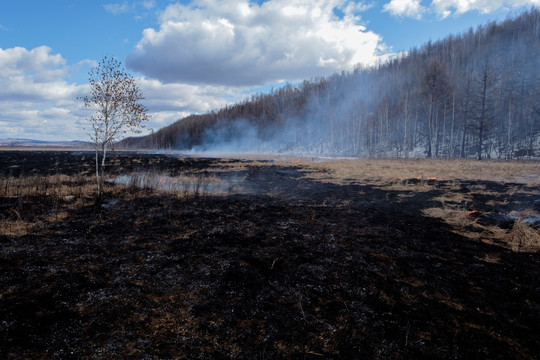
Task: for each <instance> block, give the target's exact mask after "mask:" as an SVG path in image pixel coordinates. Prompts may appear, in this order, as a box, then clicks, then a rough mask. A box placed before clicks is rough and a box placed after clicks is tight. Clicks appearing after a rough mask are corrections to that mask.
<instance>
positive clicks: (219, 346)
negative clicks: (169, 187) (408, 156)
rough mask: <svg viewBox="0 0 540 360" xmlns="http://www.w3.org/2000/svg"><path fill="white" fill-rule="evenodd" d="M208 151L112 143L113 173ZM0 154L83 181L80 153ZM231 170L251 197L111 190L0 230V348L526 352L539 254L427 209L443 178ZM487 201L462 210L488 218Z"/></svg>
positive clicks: (530, 355)
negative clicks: (431, 181) (409, 192)
mask: <svg viewBox="0 0 540 360" xmlns="http://www.w3.org/2000/svg"><path fill="white" fill-rule="evenodd" d="M85 161H86V163H85ZM217 161H218V160H215V159H186V158H174V157H167V156H157V155H140V154H128V153H125V154H115V155H114V158H113V163H116V164H118V165H119V166H118V167H117V168H116V169H115V170H112V167H111V171H115V172H118V173H121V172H125V171H129V170H131V169H137V168H138V167H139V168H144V167H150V168H152V167H153V168H155V169H159V170H160V171H167V172H170V173H171V174H175V173H182V172H189V171H196V170H201V169H202V170H204V169H208V171H209V172H211V171H212V168H213V165H215V164H216V163H217ZM0 165H1V168H2V173H3V174H6V175H7V174H12V175H15V176H20V175H21V174H22V175H23V176H24V174H46V173H50V172H51V171H53V172H54V173H66V174H77V173H79V172H85V171H86V172H88V173H89V174H91V171H92V170H91V169H92V157H91V154H72V153H53V152H43V153H23V152H20V153H17V152H10V153H8V152H2V153H0ZM8 169H9V170H8ZM216 175H218V176H222V177H226V176H230V175H231V174H230V173H224V172H221V173H216ZM237 175H238V176H242V177H243V178H244V181H245V188H246V189H248V191H247V193H246V194H231V195H228V196H219V197H214V196H204V197H197V198H189V199H178V198H175V197H172V196H168V195H165V194H151V193H147V194H146V195H144V196H142V195H140V196H131V195H130V194H125V195H122V193H120V195H118V196H117V197H116V198H115V199H114V200H116V201H114V202H109V204H111V205H110V206H108V207H106V208H103V209H101V210H100V211H95V209H94V207H93V205H92V203H91V202H90V201H89V202H88V203H86V204H83V205H81V206H68V205H66V207H65V211H67V212H68V214H69V216H67V217H66V218H63V219H61V220H58V221H50V222H48V223H45V224H43V223H40V224H39V226H38V225H36V226H35V227H33V228H31V229H30V230H29V231H28V232H27V233H26V234H25V235H21V236H6V235H2V236H0V358H3V359H27V358H32V359H40V358H42V359H71V358H77V359H80V358H118V359H124V358H136V359H169V358H185V359H214V358H237V359H254V358H260V359H310V358H313V359H324V358H328V359H339V358H343V359H370V358H373V359H377V358H379V359H388V358H393V359H406V358H414V359H435V358H440V359H451V358H452V359H454V358H474V359H535V358H538V354H540V344H539V341H538V339H539V337H540V325H539V324H540V285H539V284H540V256H539V254H538V253H516V252H512V251H510V250H508V249H505V248H503V247H499V246H494V245H488V244H484V243H482V242H473V241H470V240H469V239H466V238H464V237H461V236H458V235H456V233H455V232H454V231H453V229H451V228H450V227H449V226H448V225H446V224H444V223H443V222H442V221H439V220H437V219H433V218H428V217H425V216H423V214H422V209H425V208H426V207H429V206H430V204H436V201H435V200H434V198H435V197H437V196H439V195H440V194H441V193H444V192H445V191H446V190H445V189H446V187H447V184H445V183H443V182H441V183H439V184H438V185H437V186H435V187H434V189H433V190H432V191H428V192H423V193H418V194H415V195H414V196H409V197H406V198H401V197H399V196H398V195H399V192H392V191H386V190H382V189H381V188H379V187H376V186H373V185H362V184H358V185H344V186H339V185H332V184H325V183H320V182H316V181H314V180H311V179H308V178H306V177H304V176H303V175H302V173H301V172H300V169H299V168H296V167H292V166H291V167H283V166H277V165H272V164H268V165H267V166H249V162H248V163H247V170H243V171H242V173H241V174H237ZM470 185H472V184H467V183H463V185H462V191H470ZM484 185H486V184H484ZM487 185H488V186H489V187H490V189H491V190H492V191H493V192H494V193H497V192H498V193H499V194H505V193H507V189H505V188H504V186H505V185H499V184H491V183H487ZM448 186H449V185H448ZM454 186H455V185H454ZM500 186H503V188H499V187H500ZM513 186H518V185H515V184H514V185H513ZM482 196H485V195H482ZM494 196H495V195H494ZM515 196H516V197H519V196H520V195H519V192H517V193H516V195H515ZM527 196H528V195H523V197H522V198H519V200H520V201H534V199H528V198H527ZM109 200H111V199H109ZM487 200H488V199H486V198H483V197H481V196H479V197H478V203H477V204H473V205H474V206H478V207H477V208H478V209H480V207H481V206H482V204H484V205H483V206H484V208H483V211H484V212H490V211H491V210H493V209H490V208H489V206H488V205H486V202H487ZM0 201H1V202H2V203H3V204H9V205H5V206H6V207H9V206H13V207H15V206H17V204H16V203H13V204H11V203H9V201H13V200H10V199H0ZM33 201H35V202H39V201H41V200H40V199H39V198H36V199H34V200H33ZM43 201H44V200H43ZM485 259H497V261H486V260H485Z"/></svg>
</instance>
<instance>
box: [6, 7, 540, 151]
mask: <svg viewBox="0 0 540 360" xmlns="http://www.w3.org/2000/svg"><path fill="white" fill-rule="evenodd" d="M531 6H540V0H429V1H426V0H381V1H372V0H365V1H358V0H357V1H351V0H267V1H262V0H258V1H249V0H227V1H218V0H191V1H188V0H184V1H173V0H169V1H158V0H147V1H130V0H126V1H123V0H120V1H117V2H115V0H110V1H100V0H93V1H78V0H77V1H76V0H52V1H43V0H18V1H2V2H0V139H5V138H29V139H40V140H50V141H55V140H87V135H86V132H85V128H86V127H88V125H87V124H86V120H85V119H86V118H87V117H88V116H89V115H90V113H88V111H87V110H85V109H84V107H83V104H82V102H81V101H77V99H76V98H77V97H78V96H84V95H86V93H87V92H88V86H87V82H88V71H89V70H90V68H91V67H92V66H95V65H96V64H97V61H99V60H100V59H101V58H102V57H103V56H114V57H116V58H117V59H119V60H121V61H122V63H123V64H124V65H125V66H126V68H127V70H128V71H129V72H131V73H132V74H133V75H134V76H135V77H137V78H138V81H139V86H140V88H141V90H142V92H143V94H144V96H145V98H146V99H145V104H146V105H147V106H148V107H149V110H150V113H151V115H152V119H151V122H150V124H149V127H151V128H153V129H155V130H157V129H159V128H161V127H163V126H165V125H167V124H170V123H171V122H173V121H175V120H177V119H179V118H181V117H183V116H186V115H188V114H191V113H202V112H206V111H210V110H212V109H218V108H220V107H222V106H224V105H227V104H232V103H235V102H238V101H240V100H242V99H244V98H245V97H247V96H250V95H251V94H254V93H260V92H263V93H264V92H268V91H269V90H270V89H271V88H277V87H279V86H281V85H282V84H284V83H286V82H289V83H295V82H298V81H302V80H304V79H310V78H314V77H318V76H326V75H329V74H332V73H334V72H337V71H342V70H351V69H353V68H354V66H355V65H356V64H359V63H361V64H364V65H368V66H369V65H373V64H376V63H377V62H379V61H384V60H386V59H388V58H389V57H391V56H392V55H393V54H396V53H399V52H403V51H407V50H409V49H411V47H414V46H416V47H420V46H422V45H423V44H424V43H425V42H427V41H428V40H430V39H431V40H434V41H435V40H438V39H441V38H444V37H445V36H447V35H448V34H451V33H452V34H458V33H461V32H463V31H466V30H467V29H469V28H470V27H476V26H477V25H479V24H484V23H486V22H487V21H490V20H504V19H505V18H506V17H507V16H509V15H510V16H513V15H517V14H519V12H521V11H522V10H524V9H528V8H530V7H531Z"/></svg>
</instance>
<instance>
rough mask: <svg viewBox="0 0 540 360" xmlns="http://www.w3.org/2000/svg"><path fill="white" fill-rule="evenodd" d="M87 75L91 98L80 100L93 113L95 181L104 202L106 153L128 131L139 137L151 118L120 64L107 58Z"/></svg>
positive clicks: (135, 85)
mask: <svg viewBox="0 0 540 360" xmlns="http://www.w3.org/2000/svg"><path fill="white" fill-rule="evenodd" d="M88 74H89V81H90V95H89V96H85V97H83V98H79V99H80V100H83V101H84V106H85V107H88V108H91V109H92V110H94V114H93V115H92V116H90V117H89V118H88V121H89V122H90V124H91V125H92V130H91V131H90V132H89V136H90V139H91V141H92V143H93V144H94V147H95V150H96V181H97V189H98V198H100V199H101V196H102V188H103V178H104V170H105V160H106V158H107V151H108V150H110V149H112V146H113V145H114V143H115V141H118V140H120V139H121V138H122V137H123V135H124V134H126V133H127V132H128V131H131V132H133V133H140V132H141V129H142V128H144V124H143V122H144V121H148V120H149V115H148V109H147V108H146V107H145V106H144V105H142V104H141V103H140V101H141V100H143V99H144V97H143V95H142V92H141V90H140V89H139V87H138V85H137V83H136V81H135V78H134V77H133V76H132V75H130V74H128V73H127V72H126V71H125V70H124V68H123V66H122V64H121V62H120V61H119V60H116V59H114V58H109V57H104V58H103V59H102V60H101V62H100V63H99V64H98V66H96V67H93V68H92V69H91V70H90V72H89V73H88ZM100 156H101V160H100Z"/></svg>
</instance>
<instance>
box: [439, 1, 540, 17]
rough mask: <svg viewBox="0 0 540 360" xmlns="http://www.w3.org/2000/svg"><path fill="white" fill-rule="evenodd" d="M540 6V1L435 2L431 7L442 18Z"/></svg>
mask: <svg viewBox="0 0 540 360" xmlns="http://www.w3.org/2000/svg"><path fill="white" fill-rule="evenodd" d="M527 5H531V6H533V5H540V0H433V2H432V4H431V6H432V7H433V9H434V11H435V12H436V13H437V14H438V15H439V16H441V17H443V18H444V17H447V16H449V15H451V14H452V13H455V14H456V15H461V14H464V13H466V12H469V11H478V12H480V13H483V14H489V13H491V12H494V11H496V10H498V9H500V8H503V7H510V8H512V7H520V6H527Z"/></svg>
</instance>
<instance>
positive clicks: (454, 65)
mask: <svg viewBox="0 0 540 360" xmlns="http://www.w3.org/2000/svg"><path fill="white" fill-rule="evenodd" d="M539 59H540V11H539V10H538V9H531V10H529V11H526V12H524V13H522V14H521V15H519V16H517V17H515V18H511V19H507V20H505V21H502V22H491V23H488V24H486V25H481V26H479V27H478V28H477V29H476V30H474V29H470V30H469V31H467V32H464V33H462V34H457V35H449V36H448V37H447V38H445V39H443V40H441V41H437V42H428V43H427V44H425V45H424V46H422V47H421V48H413V49H411V50H410V51H409V52H408V53H407V54H405V55H402V56H400V57H398V58H395V59H392V60H391V61H389V62H387V63H384V64H380V65H378V66H377V67H370V68H363V67H360V66H359V67H358V68H357V69H355V70H354V71H352V72H342V73H339V74H334V75H332V76H330V77H327V78H316V79H311V80H306V81H304V82H303V83H302V84H301V85H299V86H285V87H284V88H281V89H279V90H277V91H274V92H272V93H270V94H266V95H263V94H261V95H256V96H253V97H252V98H251V99H248V100H245V101H243V102H241V103H238V104H236V105H233V106H228V107H225V108H223V109H220V110H217V111H213V112H210V113H207V114H202V115H191V116H188V117H186V118H183V119H181V120H178V121H176V122H175V123H173V124H171V125H169V126H167V127H164V128H162V129H160V130H159V131H157V132H155V133H153V134H151V135H148V136H145V137H138V138H129V139H126V140H124V141H123V142H122V145H123V146H126V147H144V148H156V149H179V150H195V151H227V152H230V151H242V152H281V153H296V154H319V155H354V156H366V157H368V156H369V157H410V156H427V157H432V158H441V157H476V158H478V159H481V158H485V157H497V158H507V159H511V158H523V157H538V156H540V100H538V99H540V66H539V65H540V60H539Z"/></svg>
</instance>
